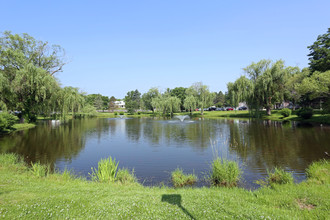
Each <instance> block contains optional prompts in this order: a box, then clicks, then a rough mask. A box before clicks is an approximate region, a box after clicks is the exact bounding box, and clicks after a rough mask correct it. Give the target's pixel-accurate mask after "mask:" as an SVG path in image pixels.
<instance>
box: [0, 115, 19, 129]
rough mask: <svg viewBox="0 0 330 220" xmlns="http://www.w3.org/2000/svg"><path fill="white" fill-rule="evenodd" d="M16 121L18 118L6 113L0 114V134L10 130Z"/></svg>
mask: <svg viewBox="0 0 330 220" xmlns="http://www.w3.org/2000/svg"><path fill="white" fill-rule="evenodd" d="M17 120H18V118H17V117H16V116H14V115H12V114H9V113H6V112H3V113H0V132H1V131H4V130H6V129H11V128H12V127H13V125H14V124H15V123H16V122H17Z"/></svg>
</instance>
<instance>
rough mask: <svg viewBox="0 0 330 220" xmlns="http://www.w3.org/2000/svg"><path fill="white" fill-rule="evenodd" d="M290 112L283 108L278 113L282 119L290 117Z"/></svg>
mask: <svg viewBox="0 0 330 220" xmlns="http://www.w3.org/2000/svg"><path fill="white" fill-rule="evenodd" d="M291 112H292V111H291V110H290V109H288V108H284V109H282V110H281V111H280V113H281V115H283V116H284V117H289V116H290V115H291Z"/></svg>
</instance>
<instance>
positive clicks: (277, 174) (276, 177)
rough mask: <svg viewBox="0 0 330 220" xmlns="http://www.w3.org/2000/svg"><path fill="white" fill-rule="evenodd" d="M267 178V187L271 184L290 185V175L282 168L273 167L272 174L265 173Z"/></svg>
mask: <svg viewBox="0 0 330 220" xmlns="http://www.w3.org/2000/svg"><path fill="white" fill-rule="evenodd" d="M267 173H268V178H267V182H268V184H269V185H272V184H292V183H293V176H292V173H289V172H286V171H285V170H284V169H282V168H277V167H275V168H274V170H273V171H272V172H269V171H268V172H267Z"/></svg>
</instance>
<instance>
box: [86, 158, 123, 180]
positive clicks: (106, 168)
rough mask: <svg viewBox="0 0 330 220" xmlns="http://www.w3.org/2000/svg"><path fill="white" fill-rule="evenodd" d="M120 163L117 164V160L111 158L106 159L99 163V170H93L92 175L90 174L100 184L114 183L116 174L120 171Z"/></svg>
mask: <svg viewBox="0 0 330 220" xmlns="http://www.w3.org/2000/svg"><path fill="white" fill-rule="evenodd" d="M118 164H119V162H118V163H116V158H114V159H112V158H111V157H109V158H106V159H101V160H100V161H99V162H98V168H97V169H96V168H93V167H92V168H91V169H92V173H91V174H89V175H90V176H91V179H92V180H93V181H99V182H114V181H115V180H116V173H117V169H118Z"/></svg>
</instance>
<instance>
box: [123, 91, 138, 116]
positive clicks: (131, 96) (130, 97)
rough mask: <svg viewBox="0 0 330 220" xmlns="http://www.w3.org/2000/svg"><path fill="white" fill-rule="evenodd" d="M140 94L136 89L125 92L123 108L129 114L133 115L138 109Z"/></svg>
mask: <svg viewBox="0 0 330 220" xmlns="http://www.w3.org/2000/svg"><path fill="white" fill-rule="evenodd" d="M140 96H141V93H140V92H139V91H138V90H137V89H136V90H135V91H130V92H127V95H126V96H125V108H126V109H127V112H128V113H129V114H134V112H135V111H136V110H137V109H139V108H140V104H141V103H140V100H141V97H140Z"/></svg>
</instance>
